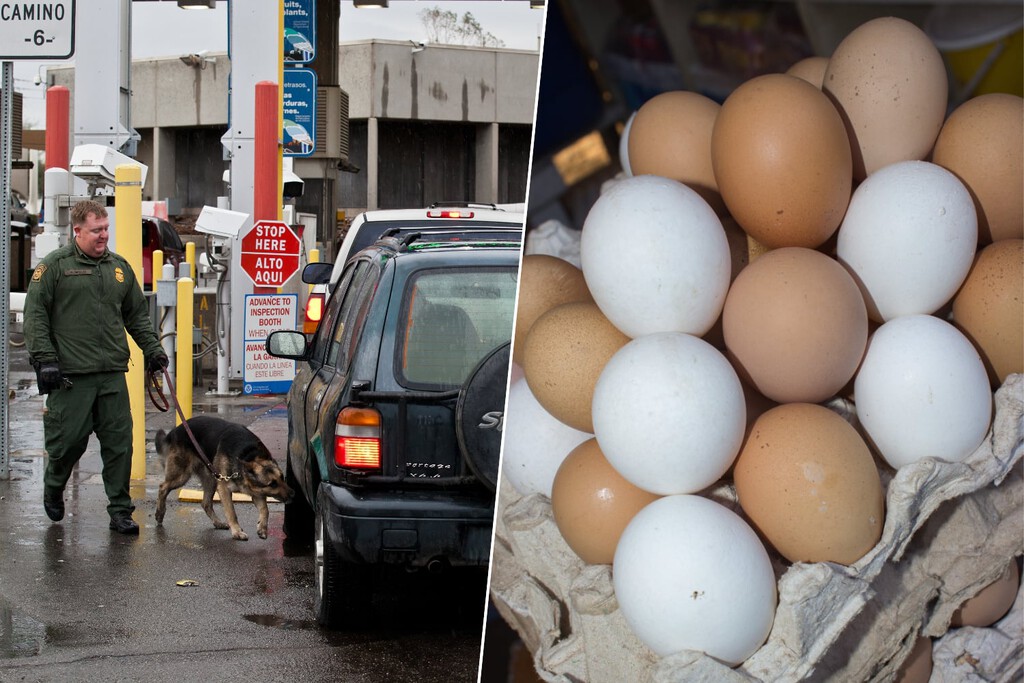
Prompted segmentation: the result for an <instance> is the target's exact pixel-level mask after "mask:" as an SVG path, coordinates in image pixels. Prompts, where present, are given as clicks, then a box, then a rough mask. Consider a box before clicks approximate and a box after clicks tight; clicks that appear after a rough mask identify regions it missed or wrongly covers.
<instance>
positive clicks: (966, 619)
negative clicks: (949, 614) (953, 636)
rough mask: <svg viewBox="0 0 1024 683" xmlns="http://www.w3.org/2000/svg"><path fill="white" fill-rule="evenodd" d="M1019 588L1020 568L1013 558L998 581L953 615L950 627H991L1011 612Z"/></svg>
mask: <svg viewBox="0 0 1024 683" xmlns="http://www.w3.org/2000/svg"><path fill="white" fill-rule="evenodd" d="M1019 588H1020V568H1019V567H1018V566H1017V560H1016V558H1013V559H1011V560H1010V563H1009V564H1008V565H1007V566H1006V571H1005V572H1003V575H1002V576H1001V577H1000V578H999V579H998V580H997V581H995V582H993V583H991V584H989V585H988V586H986V587H985V588H982V589H981V592H980V593H978V594H977V595H975V596H974V597H973V598H970V599H969V600H967V602H965V603H964V604H963V605H961V606H960V609H958V610H957V611H956V612H954V613H953V618H952V620H951V621H950V626H953V627H960V626H978V627H980V628H987V627H989V626H991V625H992V624H994V623H996V622H997V621H999V620H1000V619H1002V618H1003V616H1004V615H1005V614H1006V613H1007V612H1009V611H1010V608H1011V607H1012V606H1013V601H1014V600H1016V599H1017V591H1018V589H1019Z"/></svg>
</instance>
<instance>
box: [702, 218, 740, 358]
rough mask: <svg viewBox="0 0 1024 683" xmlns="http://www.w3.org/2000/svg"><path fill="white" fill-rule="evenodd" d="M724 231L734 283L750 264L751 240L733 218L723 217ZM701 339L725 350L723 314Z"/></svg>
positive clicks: (720, 349) (730, 279) (730, 280)
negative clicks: (727, 242)
mask: <svg viewBox="0 0 1024 683" xmlns="http://www.w3.org/2000/svg"><path fill="white" fill-rule="evenodd" d="M722 229H723V230H725V238H726V239H727V240H728V241H729V256H730V257H731V258H732V266H731V268H732V270H731V271H730V276H729V282H730V283H732V282H733V281H735V280H736V276H738V275H739V274H740V271H741V270H743V269H744V268H746V267H747V264H748V263H750V254H751V249H750V238H749V237H747V233H745V232H743V228H741V227H740V226H739V224H738V223H737V222H736V221H735V220H734V219H733V218H732V216H723V217H722ZM701 339H703V340H704V341H706V342H707V343H708V344H711V345H712V346H714V347H715V348H716V349H718V350H719V351H722V350H724V349H725V339H724V338H723V337H722V315H721V314H719V315H718V320H716V321H715V324H714V325H712V326H711V329H710V330H708V331H707V332H705V333H704V334H703V335H702V336H701Z"/></svg>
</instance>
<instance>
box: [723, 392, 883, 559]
mask: <svg viewBox="0 0 1024 683" xmlns="http://www.w3.org/2000/svg"><path fill="white" fill-rule="evenodd" d="M733 480H734V482H735V484H736V494H737V496H738V498H739V502H740V506H741V507H742V508H743V512H744V513H745V514H746V515H747V516H748V517H749V519H750V520H751V522H752V523H753V524H754V526H755V527H756V528H757V529H758V530H759V531H760V532H761V533H762V534H763V535H764V537H765V538H766V539H767V540H768V541H769V542H770V543H771V544H772V546H774V547H775V549H776V550H778V551H779V553H780V554H781V555H782V556H783V557H785V558H786V559H787V560H789V561H790V562H837V563H839V564H845V565H849V564H852V563H854V562H856V561H857V560H859V559H860V558H861V557H863V556H864V555H865V554H866V553H867V552H868V551H869V550H871V548H872V547H874V545H875V544H876V543H877V542H878V539H879V538H881V535H882V527H883V525H884V521H885V514H884V505H885V496H884V491H883V489H882V484H881V480H880V478H879V475H878V470H877V469H876V467H875V461H874V459H873V458H872V456H871V452H870V451H869V450H868V446H867V444H866V443H865V442H864V439H862V438H861V436H860V434H858V433H857V430H856V429H854V428H853V427H852V426H851V425H850V423H848V422H847V421H846V420H844V419H843V418H842V417H840V416H839V415H837V414H836V413H834V412H832V411H831V410H829V409H828V408H825V407H822V406H819V405H814V404H810V403H789V404H785V405H780V406H778V407H776V408H772V409H771V410H769V411H767V412H765V413H764V414H762V415H761V417H759V418H758V419H757V421H756V422H755V423H754V426H753V428H752V429H751V433H750V436H749V438H748V439H747V442H746V444H744V446H743V449H742V450H741V451H740V454H739V457H738V458H737V459H736V464H735V467H734V471H733Z"/></svg>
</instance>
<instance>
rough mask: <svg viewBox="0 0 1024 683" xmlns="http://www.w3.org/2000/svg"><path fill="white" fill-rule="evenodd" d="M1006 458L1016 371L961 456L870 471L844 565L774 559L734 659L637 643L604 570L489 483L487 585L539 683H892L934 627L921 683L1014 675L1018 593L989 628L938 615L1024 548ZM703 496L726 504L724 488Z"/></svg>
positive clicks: (1021, 643)
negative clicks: (768, 616)
mask: <svg viewBox="0 0 1024 683" xmlns="http://www.w3.org/2000/svg"><path fill="white" fill-rule="evenodd" d="M1022 454H1024V377H1022V375H1019V374H1018V375H1011V376H1010V377H1009V378H1008V379H1007V381H1006V382H1005V383H1004V384H1003V386H1002V387H1001V388H1000V389H999V390H998V391H996V393H995V413H994V419H993V422H992V427H991V428H990V431H989V434H988V437H987V438H986V440H985V441H984V443H982V445H981V446H980V447H979V448H978V449H977V451H975V452H974V453H973V454H972V455H971V456H970V457H968V458H967V459H966V460H965V461H964V462H960V463H947V462H942V461H937V460H932V459H926V460H923V461H920V462H917V463H915V464H913V465H910V466H907V467H904V468H902V469H900V470H899V471H897V472H895V474H893V473H891V471H889V470H886V471H885V473H883V484H885V485H886V486H887V493H886V521H885V528H884V530H883V532H882V537H881V540H880V541H879V542H878V544H877V545H876V546H875V547H874V548H873V549H872V550H871V551H869V552H868V554H867V555H865V556H864V557H863V558H861V559H860V560H859V561H858V562H857V563H855V564H853V565H851V566H843V565H838V564H833V563H827V562H821V563H796V564H792V565H787V564H786V563H784V562H782V561H781V560H778V559H776V563H775V569H776V578H777V579H778V589H779V604H778V609H777V611H776V616H775V623H774V626H773V627H772V631H771V634H770V635H769V637H768V640H767V642H766V643H765V644H764V645H763V646H762V647H761V648H760V649H759V650H758V651H757V652H755V653H754V654H753V655H752V656H751V657H750V658H749V659H747V660H746V661H745V662H743V663H742V664H741V665H739V666H738V667H736V668H735V669H732V668H729V667H728V666H726V665H724V664H722V663H720V662H718V661H717V660H715V659H713V658H711V657H708V656H707V655H704V654H703V653H700V652H691V651H684V652H681V653H678V654H675V655H672V656H670V657H665V658H661V657H658V656H657V655H655V654H654V653H653V652H652V651H650V650H649V649H648V648H647V647H646V646H645V645H643V644H642V643H641V642H640V641H639V640H638V639H637V638H636V636H635V635H633V633H632V631H631V630H630V628H629V626H628V625H627V624H626V621H625V619H624V618H623V616H622V614H621V613H620V612H619V609H618V604H617V602H616V600H615V594H614V591H613V589H612V581H611V567H610V566H608V565H593V566H591V565H586V564H585V563H584V562H583V561H582V560H580V559H579V558H578V557H577V556H576V555H575V553H573V551H572V550H571V549H570V548H569V547H568V546H567V545H566V544H565V542H564V541H563V540H562V537H561V534H560V533H559V531H558V528H557V527H556V526H555V523H554V520H553V518H552V516H551V504H550V501H549V500H548V499H547V498H546V497H545V496H543V495H540V494H533V495H531V496H526V497H523V496H520V495H519V494H518V493H517V492H516V491H515V490H514V489H512V487H511V486H509V485H508V484H504V483H503V485H502V488H501V491H500V502H499V511H498V517H497V520H496V524H495V541H494V557H493V562H492V565H493V568H492V576H491V597H492V600H493V602H494V604H495V606H496V607H497V609H498V611H499V612H500V613H501V615H502V616H503V618H504V619H505V620H506V621H507V622H508V623H509V624H510V625H511V626H512V627H513V628H514V629H515V630H516V631H517V632H518V633H519V635H520V637H521V638H522V640H523V642H524V643H525V644H526V646H527V647H528V648H529V649H530V651H531V652H532V653H533V658H534V663H535V665H536V667H537V670H538V673H539V674H540V675H541V677H542V678H543V679H544V680H547V681H590V682H591V683H601V682H603V681H607V682H609V683H612V682H616V683H617V682H619V681H625V680H632V681H656V682H658V683H669V682H676V681H678V682H682V681H687V682H693V681H708V682H709V683H711V682H714V683H732V682H736V683H750V682H751V681H764V682H765V683H767V682H772V683H774V682H782V681H805V680H830V681H892V680H894V679H895V677H896V675H897V673H898V671H899V668H900V666H901V665H902V663H903V662H904V660H905V659H906V658H907V656H908V655H909V654H910V651H911V649H912V648H913V646H914V643H915V642H916V640H917V638H918V636H919V634H920V635H925V636H929V637H931V638H933V639H935V640H934V641H933V662H934V665H933V666H934V668H933V674H932V679H931V680H932V681H933V682H934V681H938V682H939V683H944V682H946V681H954V680H955V681H1016V680H1020V679H1021V676H1022V667H1024V664H1022V661H1024V606H1022V602H1024V599H1022V597H1021V596H1020V595H1018V598H1017V602H1016V603H1015V604H1014V606H1013V608H1012V609H1011V611H1010V613H1009V614H1008V615H1007V616H1006V617H1004V618H1003V619H1002V620H1001V621H1000V622H998V623H997V624H995V625H993V626H992V627H990V628H987V629H978V628H960V629H954V630H950V629H949V623H950V619H951V617H952V615H953V613H954V612H955V611H956V609H957V608H958V607H959V606H960V605H961V604H962V603H963V602H964V601H965V600H966V599H968V598H970V597H973V596H974V595H976V594H977V593H978V592H979V591H981V589H983V588H984V587H986V586H987V585H989V584H991V583H992V582H994V581H995V580H997V579H998V578H999V577H1000V576H1001V575H1002V574H1003V572H1004V570H1005V569H1006V566H1007V564H1008V563H1009V562H1010V560H1011V558H1014V557H1016V556H1018V555H1021V554H1024V533H1022V520H1024V473H1022V468H1021V467H1020V466H1018V463H1019V461H1020V460H1021V456H1022ZM887 476H889V477H891V478H889V479H888V481H886V477H887ZM704 495H707V496H709V497H711V498H713V499H715V500H717V501H718V502H720V503H722V504H725V505H727V506H729V507H731V508H732V509H734V510H738V504H737V503H736V497H735V491H734V490H733V488H732V486H731V484H727V483H723V484H720V485H719V486H717V487H716V488H714V489H712V490H710V491H707V492H704ZM772 555H773V556H775V554H774V553H772Z"/></svg>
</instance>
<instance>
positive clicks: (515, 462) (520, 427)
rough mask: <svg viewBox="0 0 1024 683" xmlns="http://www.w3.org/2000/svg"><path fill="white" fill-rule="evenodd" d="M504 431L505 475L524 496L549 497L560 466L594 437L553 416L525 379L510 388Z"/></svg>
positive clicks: (502, 462)
mask: <svg viewBox="0 0 1024 683" xmlns="http://www.w3.org/2000/svg"><path fill="white" fill-rule="evenodd" d="M503 429H504V442H503V448H502V454H501V471H502V474H503V476H504V477H506V478H507V479H508V481H509V483H510V484H512V486H513V488H515V490H516V491H518V492H519V493H521V494H522V495H524V496H528V495H530V494H532V493H543V494H544V495H545V496H547V497H548V498H550V497H551V485H552V484H553V483H554V481H555V473H556V472H558V466H559V465H561V464H562V461H563V460H565V457H566V456H567V455H569V452H570V451H571V450H572V449H574V448H576V446H578V445H580V444H581V443H583V442H584V441H586V440H587V439H589V438H591V437H592V436H593V434H588V433H586V432H581V431H579V430H578V429H573V428H572V427H570V426H568V425H566V424H565V423H563V422H560V421H558V420H557V419H555V418H554V417H552V415H551V413H549V412H548V411H546V410H544V408H543V407H542V406H541V405H540V403H538V402H537V399H536V398H535V397H534V395H533V392H531V391H530V387H529V386H527V384H526V380H525V379H523V378H520V379H518V380H516V381H515V382H513V383H512V384H511V385H510V386H509V389H508V398H507V399H506V401H505V426H504V428H503Z"/></svg>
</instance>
